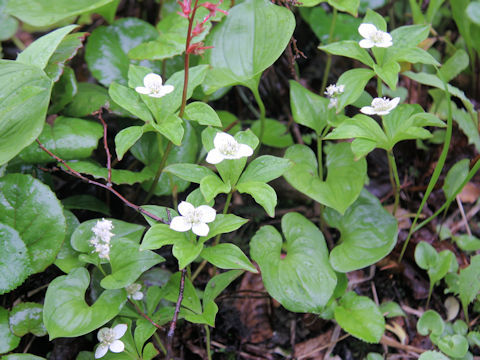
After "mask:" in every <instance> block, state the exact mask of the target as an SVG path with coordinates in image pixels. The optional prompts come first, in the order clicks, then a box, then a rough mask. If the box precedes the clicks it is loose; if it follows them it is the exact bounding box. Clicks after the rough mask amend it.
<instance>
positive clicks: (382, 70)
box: [373, 61, 400, 90]
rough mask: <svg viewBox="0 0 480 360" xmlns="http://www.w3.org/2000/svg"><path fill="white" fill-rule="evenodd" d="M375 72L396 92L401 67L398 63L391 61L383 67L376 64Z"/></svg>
mask: <svg viewBox="0 0 480 360" xmlns="http://www.w3.org/2000/svg"><path fill="white" fill-rule="evenodd" d="M373 70H375V73H376V74H377V75H378V77H380V79H382V80H383V81H384V82H385V84H387V85H388V87H389V88H390V89H392V90H395V89H396V88H397V82H398V73H399V72H400V65H399V64H398V63H397V62H396V61H389V62H387V63H384V64H383V65H382V66H378V65H377V64H374V65H373Z"/></svg>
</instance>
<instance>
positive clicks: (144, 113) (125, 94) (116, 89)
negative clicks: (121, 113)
mask: <svg viewBox="0 0 480 360" xmlns="http://www.w3.org/2000/svg"><path fill="white" fill-rule="evenodd" d="M108 94H109V95H110V97H111V98H112V100H113V101H115V102H116V103H117V104H118V105H119V106H121V107H123V108H124V109H125V110H127V111H129V112H131V113H132V114H133V115H135V116H136V117H138V118H139V119H141V120H143V121H145V122H151V121H153V117H152V114H151V113H150V110H148V107H147V106H146V105H145V104H144V103H143V102H142V101H141V100H140V95H139V94H138V93H137V92H136V91H135V90H133V89H130V88H128V87H126V86H123V85H120V84H118V83H116V82H112V83H111V84H110V87H109V88H108Z"/></svg>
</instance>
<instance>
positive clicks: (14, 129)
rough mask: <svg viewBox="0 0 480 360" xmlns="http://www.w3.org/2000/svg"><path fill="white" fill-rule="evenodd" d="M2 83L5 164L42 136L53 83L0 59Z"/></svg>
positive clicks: (0, 149) (0, 140) (0, 130)
mask: <svg viewBox="0 0 480 360" xmlns="http://www.w3.org/2000/svg"><path fill="white" fill-rule="evenodd" d="M10 3H11V2H10ZM0 83H1V84H2V86H1V88H0V165H3V164H5V163H6V162H7V161H9V160H10V159H12V158H13V157H14V156H15V155H17V154H18V153H19V152H20V151H21V150H22V149H23V148H24V147H26V146H27V145H29V144H31V143H32V142H33V141H34V140H35V139H36V138H37V137H38V135H40V132H41V131H42V128H43V125H44V123H45V116H46V114H47V108H48V102H49V100H50V91H51V89H52V82H51V80H50V79H49V78H48V77H47V76H46V75H45V73H44V72H43V71H42V70H40V69H39V68H37V67H36V66H31V65H25V64H20V63H17V62H14V61H8V60H0Z"/></svg>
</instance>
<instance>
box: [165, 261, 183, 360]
mask: <svg viewBox="0 0 480 360" xmlns="http://www.w3.org/2000/svg"><path fill="white" fill-rule="evenodd" d="M186 273H187V269H186V268H185V269H183V270H182V276H181V278H180V291H179V293H178V299H177V304H176V305H175V312H174V314H173V319H172V322H171V323H170V329H169V330H168V334H167V356H166V359H167V360H170V357H171V354H172V343H173V335H175V327H176V326H177V320H178V313H179V312H180V305H182V300H183V289H184V287H185V274H186Z"/></svg>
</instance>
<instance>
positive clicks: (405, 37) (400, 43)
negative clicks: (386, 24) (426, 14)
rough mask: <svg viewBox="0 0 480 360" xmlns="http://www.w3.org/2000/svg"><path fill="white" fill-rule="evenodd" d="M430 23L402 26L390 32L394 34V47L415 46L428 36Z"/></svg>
mask: <svg viewBox="0 0 480 360" xmlns="http://www.w3.org/2000/svg"><path fill="white" fill-rule="evenodd" d="M429 32H430V25H407V26H400V27H398V28H396V29H395V30H392V32H390V35H392V41H393V45H392V49H395V48H408V47H415V46H417V45H418V44H419V43H420V42H422V41H423V40H425V39H426V38H427V37H428V33H429Z"/></svg>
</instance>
